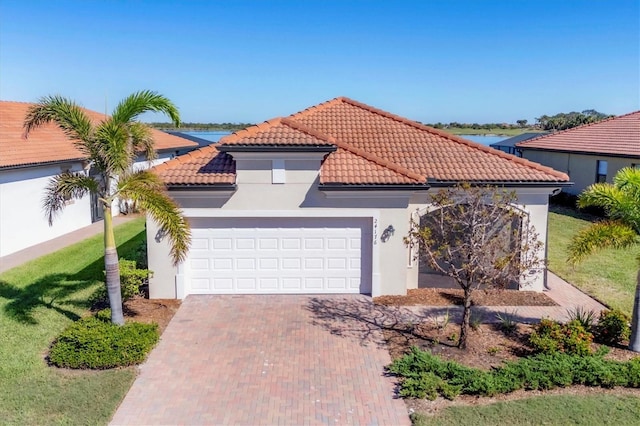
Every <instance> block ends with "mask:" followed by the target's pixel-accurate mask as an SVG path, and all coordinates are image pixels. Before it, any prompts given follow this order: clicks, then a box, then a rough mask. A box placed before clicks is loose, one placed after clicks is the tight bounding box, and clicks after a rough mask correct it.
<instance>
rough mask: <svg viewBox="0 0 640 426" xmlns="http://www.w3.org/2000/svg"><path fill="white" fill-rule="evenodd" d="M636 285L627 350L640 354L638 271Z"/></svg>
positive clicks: (639, 274)
mask: <svg viewBox="0 0 640 426" xmlns="http://www.w3.org/2000/svg"><path fill="white" fill-rule="evenodd" d="M636 281H637V284H636V297H635V298H634V300H633V315H632V317H631V338H630V339H629V350H632V351H634V352H640V324H639V320H640V271H638V278H637V280H636Z"/></svg>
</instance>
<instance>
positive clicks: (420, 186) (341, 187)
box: [318, 183, 429, 191]
mask: <svg viewBox="0 0 640 426" xmlns="http://www.w3.org/2000/svg"><path fill="white" fill-rule="evenodd" d="M318 189H319V190H321V191H353V190H358V191H416V190H417V191H420V190H422V191H426V190H428V189H429V185H427V184H426V183H389V184H386V183H385V184H382V183H381V184H377V183H376V184H372V183H355V184H353V183H321V184H319V185H318Z"/></svg>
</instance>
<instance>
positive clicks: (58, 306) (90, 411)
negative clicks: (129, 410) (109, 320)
mask: <svg viewBox="0 0 640 426" xmlns="http://www.w3.org/2000/svg"><path fill="white" fill-rule="evenodd" d="M115 232H116V242H117V244H118V253H119V254H120V256H121V258H133V255H134V252H135V250H136V248H137V247H138V246H139V245H140V243H141V242H142V241H144V239H145V232H144V218H139V219H135V220H133V221H131V222H128V223H125V224H123V225H120V226H118V227H116V231H115ZM103 250H104V249H103V237H102V235H101V234H100V235H97V236H95V237H92V238H89V239H86V240H84V241H82V242H80V243H78V244H75V245H73V246H70V247H67V248H65V249H62V250H60V251H58V252H55V253H52V254H50V255H47V256H43V257H41V258H39V259H36V260H34V261H31V262H28V263H27V264H24V265H21V266H19V267H17V268H14V269H11V270H9V271H7V272H5V273H3V274H1V275H0V384H1V385H0V419H2V421H1V423H3V424H106V423H107V422H108V421H109V419H110V418H111V416H112V415H113V412H114V411H115V409H116V407H117V406H118V404H119V403H120V401H121V400H122V398H123V397H124V395H125V393H126V392H127V390H128V389H129V387H130V386H131V383H132V382H133V380H134V378H135V370H134V369H133V368H123V369H118V370H109V371H70V370H63V369H56V368H53V367H49V366H47V363H46V360H45V356H46V354H47V352H48V348H49V345H50V344H51V342H52V341H53V339H55V338H56V336H58V335H59V334H60V332H61V331H62V330H64V329H65V328H66V327H67V326H68V325H69V324H71V322H73V321H75V320H77V319H79V318H80V317H82V316H85V315H86V314H87V311H88V308H89V303H88V302H87V299H88V298H89V296H90V295H91V294H92V293H93V292H94V291H95V290H96V289H97V288H98V287H99V285H102V281H101V279H102V274H103V273H102V271H103V269H104V264H103Z"/></svg>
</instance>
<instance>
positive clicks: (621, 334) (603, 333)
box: [595, 309, 631, 345]
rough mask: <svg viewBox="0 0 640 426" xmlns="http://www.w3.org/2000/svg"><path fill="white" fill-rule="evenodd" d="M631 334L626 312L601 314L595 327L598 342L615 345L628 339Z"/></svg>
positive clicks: (617, 311)
mask: <svg viewBox="0 0 640 426" xmlns="http://www.w3.org/2000/svg"><path fill="white" fill-rule="evenodd" d="M630 333H631V328H630V327H629V317H628V316H627V315H626V314H625V313H624V312H622V311H620V310H618V309H614V310H606V311H602V312H600V318H599V319H598V324H597V325H596V326H595V338H596V341H597V342H600V343H604V344H607V345H614V344H617V343H620V342H622V341H623V340H626V339H628V338H629V334H630Z"/></svg>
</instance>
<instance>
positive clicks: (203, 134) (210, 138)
mask: <svg viewBox="0 0 640 426" xmlns="http://www.w3.org/2000/svg"><path fill="white" fill-rule="evenodd" d="M179 133H181V134H183V135H187V136H191V137H193V139H192V140H193V141H195V142H198V143H199V144H200V146H204V145H209V144H210V143H211V142H218V141H219V140H220V138H222V137H223V136H226V135H230V134H231V133H232V132H228V131H193V132H179ZM459 136H460V137H463V138H465V139H468V140H470V141H473V142H478V143H481V144H483V145H487V146H488V145H491V144H492V143H494V142H499V141H502V140H505V139H508V136H494V135H492V136H486V135H459Z"/></svg>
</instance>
